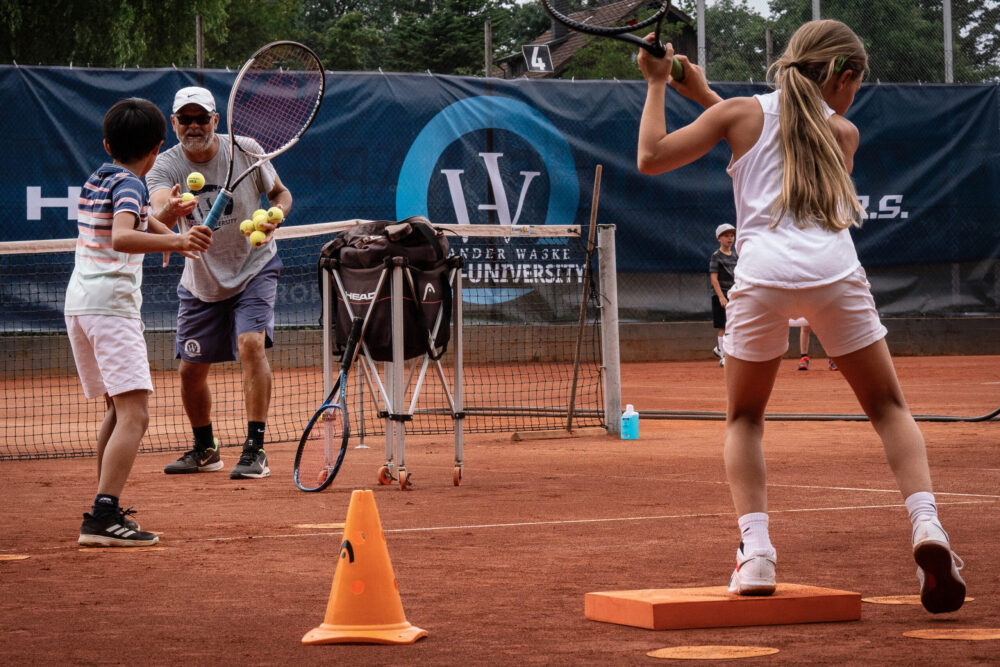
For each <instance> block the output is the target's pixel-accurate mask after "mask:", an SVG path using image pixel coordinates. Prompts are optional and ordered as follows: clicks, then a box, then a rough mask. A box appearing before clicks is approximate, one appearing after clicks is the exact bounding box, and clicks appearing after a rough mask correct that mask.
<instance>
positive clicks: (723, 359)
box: [719, 357, 726, 367]
mask: <svg viewBox="0 0 1000 667" xmlns="http://www.w3.org/2000/svg"><path fill="white" fill-rule="evenodd" d="M719 365H720V366H722V367H725V365H726V358H725V357H722V358H721V359H719Z"/></svg>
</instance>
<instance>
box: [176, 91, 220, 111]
mask: <svg viewBox="0 0 1000 667" xmlns="http://www.w3.org/2000/svg"><path fill="white" fill-rule="evenodd" d="M188 104H197V105H198V106H200V107H201V108H202V109H204V110H205V111H207V112H209V113H215V98H214V97H212V93H210V92H208V91H207V90H205V89H204V88H199V87H198V86H188V87H187V88H181V89H180V90H178V91H177V94H176V95H174V110H173V112H172V113H177V110H178V109H180V108H181V107H185V106H187V105H188Z"/></svg>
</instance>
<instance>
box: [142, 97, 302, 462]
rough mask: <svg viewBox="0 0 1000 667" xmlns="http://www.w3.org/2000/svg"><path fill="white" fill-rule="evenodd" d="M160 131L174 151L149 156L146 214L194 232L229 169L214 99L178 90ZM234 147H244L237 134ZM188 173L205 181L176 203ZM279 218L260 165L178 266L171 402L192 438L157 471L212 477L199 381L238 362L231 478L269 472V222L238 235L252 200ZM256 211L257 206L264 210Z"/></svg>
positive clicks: (213, 456) (287, 198) (276, 263)
mask: <svg viewBox="0 0 1000 667" xmlns="http://www.w3.org/2000/svg"><path fill="white" fill-rule="evenodd" d="M170 124H171V126H172V127H173V129H174V132H175V133H176V134H177V139H178V140H179V142H180V143H179V144H178V145H176V146H174V147H172V148H170V149H169V150H167V151H164V152H163V153H162V154H160V156H159V157H158V158H157V159H156V164H154V165H153V168H152V169H151V170H150V172H149V175H148V176H147V177H146V181H147V183H148V184H149V190H150V200H151V202H152V207H153V211H154V214H155V215H156V217H157V218H159V219H160V220H162V221H163V222H164V223H166V224H168V225H178V224H179V225H180V228H181V229H191V228H192V227H195V226H199V225H200V223H201V221H202V220H203V219H204V217H205V216H207V215H208V212H209V210H211V208H212V204H213V203H214V202H215V199H216V196H217V194H218V192H219V191H220V190H221V189H222V187H223V186H224V184H225V182H226V176H227V172H228V168H229V137H228V136H221V135H218V134H216V130H217V129H218V126H219V114H218V113H216V108H215V98H214V97H213V96H212V93H210V92H209V91H208V90H206V89H204V88H199V87H196V86H195V87H189V88H182V89H181V90H179V91H177V94H176V96H175V97H174V103H173V113H172V114H171V116H170ZM237 141H240V142H242V141H250V140H249V139H245V138H243V137H237ZM234 160H235V162H236V164H235V165H234V167H233V169H234V173H237V174H238V173H242V172H243V171H244V170H245V169H247V168H248V167H249V166H250V165H251V164H253V162H252V161H251V159H250V158H249V157H247V156H246V155H245V154H244V153H243V152H242V151H240V150H236V151H235V154H234ZM193 171H197V172H200V173H201V174H202V175H203V176H204V178H205V185H204V187H203V188H202V189H201V190H200V191H199V192H198V196H197V198H196V199H195V200H194V201H190V202H184V201H182V199H181V198H180V185H179V184H181V183H186V181H187V176H188V174H190V173H191V172H193ZM262 196H264V197H266V198H267V200H268V202H269V205H270V206H276V207H278V208H280V209H281V210H282V212H283V214H284V216H287V215H288V212H289V211H290V210H291V207H292V195H291V193H290V192H289V191H288V188H286V187H285V186H284V185H283V184H282V182H281V179H280V178H278V174H277V172H276V171H275V170H274V167H273V166H272V165H271V163H270V162H267V163H265V164H264V165H263V166H262V167H260V168H259V169H257V170H256V171H255V172H254V173H253V174H252V175H251V176H249V177H247V179H246V180H244V181H243V182H242V183H241V184H240V186H239V187H238V188H236V190H235V191H234V192H233V201H232V203H231V204H230V205H229V206H228V207H227V208H226V210H225V211H224V212H223V214H222V217H221V218H220V219H219V222H218V224H217V225H216V228H215V237H214V242H213V244H212V247H211V249H210V250H209V251H208V252H207V253H205V254H204V255H203V256H202V257H201V258H200V259H199V260H193V259H187V260H185V262H184V272H183V274H182V275H181V281H180V285H178V287H177V295H178V297H179V300H180V304H179V306H178V311H177V339H176V343H175V347H176V350H175V351H176V354H177V357H178V358H179V359H180V360H181V361H180V368H179V371H180V377H181V401H182V402H183V404H184V411H185V412H186V413H187V416H188V420H189V421H190V422H191V428H192V431H193V433H194V446H193V447H192V448H191V450H190V451H188V452H185V453H184V454H183V455H182V456H181V457H180V458H179V459H177V460H176V461H174V462H173V463H171V464H169V465H167V466H166V467H165V468H164V470H163V471H164V472H165V473H167V474H180V473H197V472H212V471H215V470H220V469H221V468H222V466H223V463H222V458H221V456H220V453H219V440H218V438H216V437H215V435H214V433H213V432H212V395H211V391H210V389H209V386H208V375H209V370H210V369H211V366H212V364H214V363H219V362H224V361H232V360H235V359H237V358H238V359H239V360H240V366H241V369H242V374H243V396H244V404H245V407H246V413H247V438H246V441H245V442H244V443H243V452H242V454H241V455H240V459H239V462H238V463H237V464H236V466H235V467H233V468H232V470H230V473H229V476H230V477H231V478H233V479H259V478H262V477H267V476H269V475H270V474H271V471H270V468H269V467H268V463H267V453H266V452H265V451H264V435H265V426H266V423H267V413H268V409H269V407H270V403H271V367H270V364H269V363H268V360H267V356H266V355H265V350H266V348H269V347H271V346H272V345H273V339H274V303H275V298H276V294H277V285H278V277H279V276H280V275H281V270H282V264H281V260H280V259H279V258H278V253H277V248H276V247H275V243H274V242H272V234H273V232H274V229H276V226H275V225H271V224H270V223H266V226H265V227H264V229H265V230H266V233H267V238H266V242H265V244H264V245H263V246H261V247H260V248H255V247H253V246H251V245H250V244H249V243H248V242H247V239H246V238H245V237H244V236H243V234H242V232H240V229H239V225H240V222H241V221H242V220H245V219H248V218H250V217H251V216H252V214H253V212H254V211H255V210H256V209H258V208H261V206H262V204H261V197H262ZM265 208H266V207H265Z"/></svg>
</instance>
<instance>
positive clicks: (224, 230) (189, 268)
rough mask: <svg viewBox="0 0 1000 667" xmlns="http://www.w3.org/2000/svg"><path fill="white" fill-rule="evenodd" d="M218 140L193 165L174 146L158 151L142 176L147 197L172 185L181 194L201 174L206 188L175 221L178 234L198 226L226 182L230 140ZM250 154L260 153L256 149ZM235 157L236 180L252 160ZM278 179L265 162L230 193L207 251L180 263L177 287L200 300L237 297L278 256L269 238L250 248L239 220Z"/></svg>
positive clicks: (243, 140)
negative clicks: (192, 177)
mask: <svg viewBox="0 0 1000 667" xmlns="http://www.w3.org/2000/svg"><path fill="white" fill-rule="evenodd" d="M217 136H218V138H219V152H218V153H216V154H215V157H213V158H212V159H211V160H209V161H208V162H191V161H190V160H188V159H187V157H185V155H184V151H183V150H182V148H181V146H180V144H178V145H176V146H174V147H173V148H171V149H169V150H167V151H164V152H163V153H160V154H159V155H158V156H157V157H156V163H155V164H154V165H153V168H152V169H150V170H149V173H148V174H146V185H147V187H148V188H149V192H150V194H152V193H154V192H156V191H157V190H162V189H163V188H167V189H168V190H169V189H170V188H172V187H173V186H174V184H180V185H181V191H182V192H183V191H184V190H186V189H187V186H186V183H187V176H188V174H190V173H191V172H192V171H200V172H201V173H202V175H204V177H205V187H203V188H202V189H201V190H199V191H198V192H196V193H195V194H197V195H198V207H197V208H196V209H195V210H194V212H193V213H192V214H191V215H189V216H187V217H186V218H181V219H180V220H179V230H178V231H181V232H184V231H187V230H188V229H190V228H191V227H192V226H193V225H198V224H201V221H202V220H203V219H204V218H205V216H207V215H208V212H209V211H210V210H211V209H212V204H214V203H215V199H216V196H217V194H218V192H219V190H221V189H222V186H223V185H224V184H225V182H226V174H227V172H228V169H229V137H228V136H225V135H217ZM236 140H237V142H239V144H240V145H241V146H248V147H249V146H252V145H254V143H255V142H254V141H253V140H252V139H248V138H246V137H237V138H236ZM254 152H257V153H260V152H262V151H261V150H260V149H259V147H258V148H257V149H256V150H255V151H254ZM233 159H234V161H235V164H234V165H233V177H234V178H235V177H237V176H239V175H240V174H242V173H243V171H244V170H245V169H247V168H248V167H249V166H250V165H252V164H253V162H254V161H253V160H251V159H250V158H249V157H248V156H247V155H245V154H243V152H242V151H239V150H237V151H236V155H235V156H234V158H233ZM276 177H277V174H276V172H275V171H274V167H273V166H271V163H270V162H266V163H265V164H264V165H263V166H261V167H260V168H259V169H257V170H255V171H254V173H253V174H251V175H249V176H247V177H246V178H245V179H243V182H241V183H240V184H239V185H238V186H236V190H235V191H234V192H233V201H232V202H231V203H230V205H229V206H228V207H227V208H226V210H225V211H223V213H222V216H221V217H220V218H219V221H218V222H217V223H216V225H215V227H214V228H213V229H212V245H211V247H210V248H209V249H208V250H207V251H206V252H203V253H200V254H201V257H200V258H199V259H185V260H184V273H183V274H181V285H183V286H184V287H186V288H187V289H188V290H189V291H190V292H191V293H192V294H194V295H195V296H196V297H198V298H199V299H201V300H202V301H207V302H215V301H222V300H223V299H228V298H229V297H231V296H235V295H236V294H239V293H240V292H242V291H243V290H244V288H246V286H247V283H249V282H250V280H251V279H252V278H253V277H254V276H256V275H257V274H258V273H260V271H261V269H263V268H264V266H265V265H266V264H267V263H268V262H269V261H271V258H272V257H274V255H275V253H277V251H278V250H277V247H276V244H275V242H274V240H273V239H272V240H271V242H270V243H268V244H267V245H264V246H261V247H260V248H254V247H253V246H252V245H250V243H249V242H248V241H247V239H246V237H245V236H243V234H242V233H241V232H240V222H242V221H243V220H246V219H248V218H249V217H250V216H251V215H252V214H253V212H254V211H256V210H257V209H258V208H261V206H262V204H261V199H260V197H261V195H266V193H268V192H270V191H271V189H272V188H274V181H275V178H276Z"/></svg>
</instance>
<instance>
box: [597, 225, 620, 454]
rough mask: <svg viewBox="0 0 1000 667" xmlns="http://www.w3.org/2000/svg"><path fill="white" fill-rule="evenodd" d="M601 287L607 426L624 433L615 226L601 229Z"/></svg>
mask: <svg viewBox="0 0 1000 667" xmlns="http://www.w3.org/2000/svg"><path fill="white" fill-rule="evenodd" d="M597 247H598V249H599V252H598V253H597V270H598V278H597V281H598V282H597V284H598V285H600V287H601V289H600V299H601V357H602V358H601V361H602V363H603V364H604V423H605V424H607V429H608V433H609V434H611V435H619V434H621V432H622V368H621V351H620V350H619V338H618V269H617V268H616V261H615V226H614V225H598V228H597Z"/></svg>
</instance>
